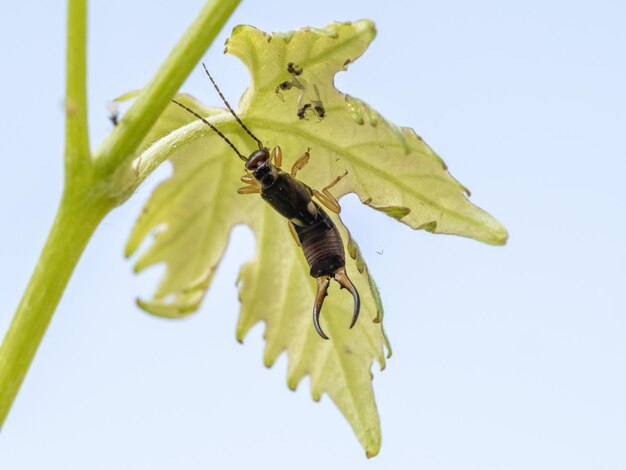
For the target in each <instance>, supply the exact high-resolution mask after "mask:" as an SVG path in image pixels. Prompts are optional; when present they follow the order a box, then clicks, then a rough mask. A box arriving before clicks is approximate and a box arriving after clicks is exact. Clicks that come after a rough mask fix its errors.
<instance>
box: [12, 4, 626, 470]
mask: <svg viewBox="0 0 626 470" xmlns="http://www.w3.org/2000/svg"><path fill="white" fill-rule="evenodd" d="M175 3H176V6H175V7H174V6H173V5H174V2H165V1H154V0H153V1H146V0H141V1H139V0H136V1H132V2H128V1H107V2H93V5H92V8H91V11H90V43H89V53H90V58H89V100H90V110H89V115H90V124H91V130H92V132H91V137H92V145H97V144H98V143H99V142H100V141H101V139H102V138H103V137H104V136H105V135H106V133H107V132H108V131H109V129H110V123H109V122H108V120H107V117H106V110H105V102H106V101H107V100H109V99H111V98H113V97H115V96H117V95H119V94H121V93H123V92H125V91H128V90H131V89H135V88H138V87H140V86H142V85H143V84H144V83H145V82H146V81H147V80H148V79H149V77H150V76H151V75H152V73H153V72H154V71H155V70H156V68H157V67H158V65H159V63H160V61H161V60H162V59H163V57H164V56H165V54H166V53H167V52H168V51H169V49H170V48H171V47H172V46H173V44H174V43H175V42H176V40H177V38H178V37H179V36H180V34H181V33H182V32H183V31H184V29H185V27H186V26H187V24H188V23H189V22H190V21H191V19H192V18H193V16H194V15H195V13H196V12H197V10H198V9H199V6H200V5H201V3H202V2H200V1H195V2H194V1H182V0H181V1H178V2H175ZM270 3H271V6H268V4H270ZM364 17H366V18H371V19H373V20H374V21H375V22H376V24H377V28H378V37H377V39H376V40H375V41H374V43H373V44H372V46H371V48H370V50H369V51H368V52H367V53H366V54H365V55H364V56H363V57H362V58H361V59H360V60H359V61H357V62H356V63H354V64H353V65H352V66H351V67H350V70H349V72H348V73H345V74H340V75H339V76H338V77H337V86H338V87H339V88H340V89H341V90H343V91H346V92H349V93H350V94H352V95H355V96H358V97H360V98H362V99H364V100H365V101H367V102H368V103H370V104H371V105H372V106H373V107H374V108H376V109H378V110H379V111H380V112H381V113H382V114H383V115H384V116H385V117H387V118H388V119H390V120H391V121H393V122H395V123H397V124H401V125H406V126H410V127H413V128H414V129H415V130H416V131H417V132H418V133H419V134H420V135H422V136H423V137H424V139H425V140H426V141H427V142H428V143H429V144H430V145H431V146H432V147H433V148H434V149H435V150H436V151H437V152H438V153H439V154H440V155H441V156H442V157H443V158H444V160H445V161H446V163H447V164H448V166H449V168H450V171H451V173H452V174H453V175H454V176H455V177H456V178H457V179H459V180H460V181H461V182H462V183H463V184H465V185H466V186H467V187H469V188H470V189H471V190H472V193H473V195H472V201H474V202H475V203H476V204H478V205H479V206H481V207H483V208H484V209H486V210H487V211H489V212H490V213H491V214H493V215H494V216H496V217H497V218H498V219H499V220H500V221H501V222H503V223H504V224H505V225H506V226H507V228H508V229H509V232H510V242H509V244H508V245H507V246H506V247H500V248H498V247H491V246H487V245H483V244H480V243H478V242H475V241H472V240H467V239H461V238H456V237H450V236H435V235H431V234H428V233H424V232H414V231H412V230H410V229H408V228H407V227H405V226H402V225H400V224H397V223H395V222H394V221H392V220H391V219H388V218H385V217H384V216H382V215H380V214H377V213H374V212H373V211H371V210H368V209H367V208H364V207H360V206H359V205H358V204H357V202H356V198H354V197H347V198H345V199H344V200H343V201H342V203H343V206H344V217H345V221H346V223H347V225H348V226H349V227H350V229H351V231H352V233H353V234H354V236H355V237H356V238H357V239H358V240H359V243H360V245H361V249H362V251H363V253H364V255H365V256H366V257H367V260H368V262H369V265H370V269H371V271H372V272H373V273H374V275H375V277H376V279H377V281H378V284H379V287H380V290H381V293H382V295H383V301H384V304H385V309H386V317H385V320H386V330H387V332H388V335H389V337H390V339H391V341H392V345H393V347H394V356H393V357H392V358H391V360H390V361H389V363H388V367H387V369H386V370H385V371H384V372H382V373H379V372H378V371H376V372H375V379H374V388H375V393H376V398H377V403H378V407H379V411H380V414H381V420H382V429H383V448H382V451H381V453H380V455H379V456H378V457H376V458H375V459H373V460H370V461H366V460H365V458H364V455H363V451H362V449H361V447H360V445H359V444H358V442H357V441H356V439H355V437H354V435H353V434H352V431H351V429H350V428H349V425H348V424H347V423H346V421H345V420H344V419H343V417H342V416H341V414H340V413H339V411H338V410H337V409H336V408H335V407H334V405H332V403H331V402H330V400H329V399H328V397H324V398H323V399H322V401H321V403H314V402H312V401H311V399H310V397H309V391H308V380H305V381H304V382H303V383H301V384H300V387H299V388H298V391H297V392H296V393H293V392H291V391H289V390H288V389H287V386H286V378H285V376H286V359H285V357H284V356H283V357H282V358H281V359H280V360H279V361H278V363H277V364H276V365H275V366H274V368H273V369H271V370H267V369H265V368H264V367H263V365H262V350H263V343H262V340H261V336H262V327H261V326H258V327H256V328H255V329H254V330H253V331H252V332H251V333H250V335H249V336H248V338H247V340H246V342H245V343H244V345H240V344H238V343H237V342H236V341H235V339H234V331H235V323H236V317H237V312H238V303H237V293H236V289H235V287H234V283H235V279H236V276H237V272H238V268H239V265H240V264H241V263H242V262H243V261H244V260H246V259H247V258H249V257H250V256H251V255H252V252H253V237H252V235H251V233H250V232H249V231H248V230H246V229H242V228H240V229H237V230H236V231H235V234H234V237H233V239H232V241H231V246H230V249H229V251H228V254H227V256H226V258H225V259H224V261H223V263H222V266H221V268H220V270H219V272H218V274H217V276H216V278H215V281H214V286H213V287H212V289H211V291H210V293H209V295H208V297H207V299H206V301H205V302H204V304H203V306H202V309H201V311H200V312H199V313H198V314H196V315H195V316H193V317H191V318H189V319H187V320H185V321H180V322H170V321H164V320H159V319H155V318H152V317H150V316H148V315H146V314H145V313H142V312H140V311H139V310H138V309H137V308H136V307H135V306H134V299H135V297H136V296H137V295H140V294H144V295H147V294H149V293H150V292H151V291H152V289H153V286H154V283H155V282H156V280H157V279H158V277H159V273H160V271H159V270H158V269H157V270H152V271H150V272H148V273H144V274H142V275H141V276H135V275H133V274H132V272H131V265H130V263H128V262H127V261H125V260H124V259H123V257H122V250H123V246H124V243H125V239H126V237H127V235H128V233H129V230H130V227H131V225H132V223H133V221H134V219H135V218H136V216H137V214H138V213H139V210H140V207H141V205H142V202H143V201H144V200H145V199H146V197H147V196H148V194H149V192H150V190H151V188H152V187H154V185H155V184H156V183H157V182H158V179H159V178H162V177H163V176H164V175H166V174H167V172H168V170H167V168H164V169H163V170H161V171H159V172H158V174H155V175H154V177H153V178H151V179H150V180H149V182H148V183H146V185H145V187H143V188H142V190H141V191H140V193H139V194H137V195H136V196H135V197H133V198H132V199H131V200H130V201H129V202H128V203H127V204H126V205H124V206H123V207H122V208H120V209H117V210H115V211H114V212H113V213H112V214H111V215H110V216H109V217H108V218H107V219H106V220H105V221H104V222H103V224H102V225H101V227H100V228H99V230H98V231H97V233H96V236H95V237H94V239H93V240H92V242H91V244H90V245H89V247H88V249H87V251H86V253H85V255H84V257H83V259H82V260H81V262H80V264H79V266H78V268H77V270H76V272H75V275H74V277H73V279H72V280H71V282H70V285H69V287H68V289H67V291H66V293H65V296H64V298H63V300H62V301H61V304H60V306H59V309H58V311H57V314H56V316H55V317H54V320H53V322H52V325H51V327H50V329H49V331H48V333H47V335H46V337H45V339H44V341H43V344H42V346H41V348H40V350H39V353H38V355H37V357H36V359H35V361H34V363H33V366H32V368H31V370H30V372H29V374H28V376H27V378H26V381H25V382H24V386H23V387H22V390H21V393H20V395H19V397H18V399H17V401H16V403H15V406H14V408H13V410H12V412H11V414H10V416H9V418H8V420H7V421H6V424H5V426H4V429H3V430H2V434H1V435H0V468H1V469H3V470H4V469H7V470H9V469H10V470H26V469H44V468H45V469H63V470H73V469H81V470H84V469H89V470H91V469H98V470H100V469H124V470H125V469H128V470H130V469H133V470H136V469H150V470H161V469H173V468H180V469H206V468H242V469H243V468H259V469H265V468H268V469H270V468H271V469H288V468H289V469H291V468H298V469H315V470H319V469H320V468H327V469H345V468H364V469H379V468H380V469H383V468H384V469H428V470H466V469H471V470H517V469H520V470H522V469H523V470H528V469H533V470H540V469H541V470H543V469H546V470H547V469H550V470H552V469H561V468H563V469H565V468H567V469H569V470H572V469H580V470H583V469H585V470H587V469H603V470H623V469H624V468H626V445H625V442H626V403H625V400H626V398H625V397H626V378H625V377H624V365H625V363H626V341H625V338H626V316H625V314H626V300H624V297H625V296H624V288H625V287H626V272H625V269H624V265H625V261H626V248H625V243H626V222H625V221H624V215H625V214H624V209H625V208H626V204H625V200H626V197H625V196H624V191H623V189H622V187H623V181H624V178H625V176H624V175H625V174H626V151H625V150H624V146H625V144H624V134H625V128H626V126H625V124H626V66H625V60H624V47H625V45H626V28H625V27H624V24H625V23H626V3H624V2H619V1H614V2H611V1H595V2H576V1H567V2H565V1H551V2H539V1H527V2H501V1H480V0H479V1H475V2H464V1H440V2H414V1H406V2H369V1H360V2H357V1H348V2H339V1H336V0H335V1H327V0H316V1H311V2H293V1H275V2H253V1H248V2H244V3H243V4H242V5H241V6H240V7H239V8H238V10H237V11H236V12H235V14H234V15H233V17H232V18H231V20H230V21H229V22H228V24H227V26H226V28H225V29H224V31H223V32H222V33H221V34H220V36H219V38H218V39H217V41H216V42H215V46H214V47H213V48H211V50H210V51H209V52H208V53H207V54H206V56H205V60H206V61H207V62H208V63H209V64H210V68H211V70H212V71H214V73H215V75H216V77H219V81H220V84H221V86H222V88H223V91H224V93H225V94H226V95H227V96H228V97H231V101H237V97H238V96H239V95H240V94H241V93H242V91H243V90H244V89H245V86H246V83H247V80H248V78H247V73H246V70H245V69H244V67H243V66H242V65H241V64H240V63H239V62H238V61H237V59H235V58H233V57H230V56H224V55H223V54H222V44H223V42H224V40H225V39H226V37H227V36H228V34H229V32H230V30H231V29H232V27H233V26H234V25H236V24H240V23H249V24H254V25H255V26H257V27H259V28H261V29H264V30H269V31H280V30H287V29H294V28H297V27H300V26H306V25H312V26H323V25H325V24H326V23H328V22H330V21H332V20H354V19H359V18H364ZM64 29H65V5H64V3H63V2H13V3H12V5H11V6H10V7H8V6H5V8H3V14H2V16H1V17H0V44H1V46H0V48H1V50H2V64H3V65H2V74H0V85H1V88H2V91H3V96H4V102H5V105H4V111H3V112H2V113H0V133H1V135H2V144H3V145H2V157H1V158H2V162H3V165H2V168H3V171H1V172H0V227H1V228H2V230H1V231H0V334H4V331H5V330H6V328H7V326H8V323H9V321H10V318H11V315H12V312H13V310H14V308H15V307H16V305H17V303H18V301H19V298H20V296H21V293H22V291H23V289H24V287H25V285H26V283H27V281H28V278H29V276H30V273H31V271H32V269H33V266H34V264H35V262H36V259H37V257H38V255H39V250H40V249H41V246H42V245H43V242H44V240H45V237H46V234H47V231H48V228H49V226H50V223H51V221H52V218H53V215H54V211H55V208H56V204H57V201H58V198H59V194H60V188H61V184H62V172H61V171H62V160H61V156H62V149H63V113H62V108H61V103H62V100H63V93H64V84H63V80H64V78H63V77H64V48H65V43H64V41H65V31H64ZM183 89H184V90H185V91H189V92H191V93H193V94H195V95H196V96H198V97H200V98H202V99H204V100H206V101H207V102H209V103H212V104H216V103H217V101H216V96H215V93H214V92H213V90H212V89H211V87H210V84H209V83H207V81H206V79H205V77H204V76H203V74H202V73H201V72H200V71H199V70H196V71H195V72H194V73H193V74H192V75H191V77H190V78H189V80H188V82H187V83H186V84H185V86H184V87H183ZM381 251H382V252H383V254H382V255H379V254H377V253H376V252H381Z"/></svg>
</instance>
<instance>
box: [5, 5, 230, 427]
mask: <svg viewBox="0 0 626 470" xmlns="http://www.w3.org/2000/svg"><path fill="white" fill-rule="evenodd" d="M239 1H240V0H209V1H208V2H207V4H206V5H205V7H204V8H203V9H202V11H201V12H200V14H199V15H198V17H197V18H196V19H195V20H194V22H193V23H192V25H191V26H190V28H189V29H188V30H187V31H186V32H185V34H184V35H183V37H182V38H181V40H180V41H179V43H178V45H177V46H175V48H174V50H173V51H172V52H171V53H170V55H169V56H168V58H167V59H166V60H165V62H164V63H163V64H162V66H161V67H160V69H159V71H158V73H157V75H156V76H155V77H154V78H153V79H152V81H151V82H150V83H149V84H148V86H147V87H146V88H145V90H144V91H143V93H142V94H141V96H140V97H139V98H138V99H137V101H136V102H135V103H134V104H133V106H132V107H131V108H130V110H129V111H128V112H127V113H126V114H125V116H124V118H123V119H122V120H121V122H120V124H119V125H118V126H117V127H116V128H115V129H114V131H113V132H112V133H111V135H110V136H109V137H108V138H107V139H106V140H105V142H104V143H103V145H102V147H101V148H100V151H99V152H98V153H97V154H96V157H95V159H94V160H92V159H91V157H90V151H89V138H88V127H87V89H86V38H87V26H86V16H87V2H86V0H69V2H68V34H67V39H68V43H67V85H66V92H67V101H66V149H65V170H66V174H65V190H64V193H63V198H62V199H61V203H60V205H59V209H58V212H57V215H56V218H55V220H54V224H53V226H52V229H51V230H50V234H49V235H48V240H47V241H46V244H45V246H44V249H43V251H42V253H41V255H40V257H39V261H38V262H37V266H36V267H35V271H34V272H33V274H32V276H31V279H30V282H29V284H28V287H27V288H26V291H25V292H24V295H23V297H22V300H21V302H20V304H19V306H18V308H17V311H16V312H15V315H14V316H13V320H12V322H11V325H10V326H9V330H8V332H7V334H6V336H5V338H4V341H3V343H2V346H0V428H1V427H2V423H3V422H4V420H5V418H6V416H7V414H8V413H9V410H10V409H11V405H12V404H13V401H14V400H15V397H16V395H17V392H18V391H19V388H20V385H21V384H22V381H23V380H24V377H25V376H26V373H27V372H28V368H29V367H30V364H31V362H32V360H33V358H34V356H35V353H36V352H37V348H38V347H39V344H40V343H41V340H42V339H43V336H44V334H45V332H46V329H47V328H48V325H49V324H50V320H51V319H52V315H53V314H54V311H55V309H56V307H57V305H58V303H59V300H60V299H61V296H62V295H63V291H64V290H65V287H66V286H67V283H68V282H69V279H70V277H71V275H72V272H73V271H74V268H75V267H76V264H77V263H78V260H79V259H80V257H81V255H82V253H83V251H84V249H85V247H86V246H87V243H88V242H89V239H90V238H91V236H92V234H93V233H94V231H95V229H96V228H97V227H98V225H99V223H100V222H101V221H102V219H103V218H104V217H105V216H106V214H108V213H109V212H110V211H111V210H112V209H113V207H115V206H116V205H119V204H121V203H123V202H124V201H125V200H126V198H128V197H129V196H130V195H131V194H132V192H133V191H134V189H136V187H137V186H138V183H137V182H135V183H134V184H132V185H130V186H129V185H128V184H127V180H126V179H125V176H127V175H126V174H125V171H126V173H128V170H129V168H126V164H127V163H129V161H130V159H131V158H133V156H134V152H135V151H136V149H137V147H138V146H139V144H140V143H141V141H142V140H143V138H144V137H145V136H146V134H147V133H148V131H149V130H150V127H151V126H152V124H154V122H155V121H156V120H157V119H158V117H159V115H160V114H161V112H162V111H163V109H165V106H167V104H168V103H169V100H170V98H171V97H172V96H173V94H174V93H175V92H176V91H177V90H178V88H179V87H180V85H182V83H183V81H184V80H185V78H186V77H187V75H188V74H189V73H190V72H191V70H192V69H193V67H194V66H195V64H196V63H197V62H198V60H199V59H200V57H201V56H202V54H203V53H204V51H206V49H207V48H208V47H209V45H210V44H211V42H212V41H213V39H214V38H215V36H216V35H217V33H218V32H219V31H220V30H221V28H222V26H223V25H224V23H225V22H226V20H227V19H228V17H229V16H230V14H231V13H232V11H233V10H234V9H235V7H236V6H237V5H238V4H239ZM120 170H121V171H120ZM135 178H136V177H135Z"/></svg>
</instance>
